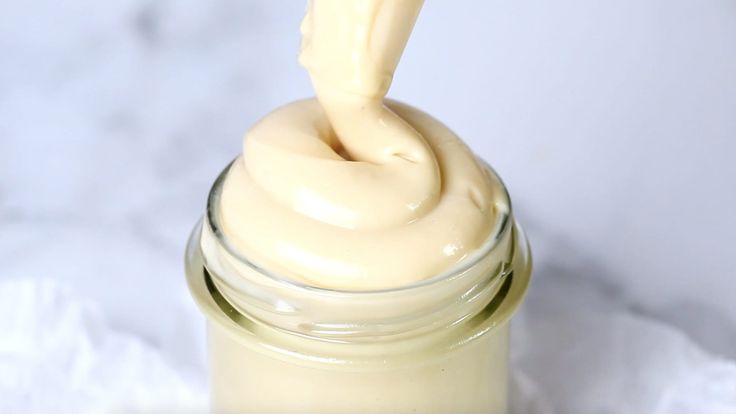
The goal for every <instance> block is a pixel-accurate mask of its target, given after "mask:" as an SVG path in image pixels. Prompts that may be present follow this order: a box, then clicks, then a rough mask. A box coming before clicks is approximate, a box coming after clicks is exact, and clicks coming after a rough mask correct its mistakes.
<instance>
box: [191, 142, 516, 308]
mask: <svg viewBox="0 0 736 414" xmlns="http://www.w3.org/2000/svg"><path fill="white" fill-rule="evenodd" d="M239 159H240V157H239V156H238V157H236V158H235V159H233V160H232V161H231V162H230V163H228V165H227V166H226V167H225V168H224V169H223V170H222V172H220V174H219V175H218V176H217V179H216V180H215V182H214V183H213V184H212V187H211V189H210V192H209V194H208V196H207V213H206V220H205V223H204V224H205V225H207V226H208V227H209V229H210V230H211V232H212V234H213V235H214V236H215V238H216V240H217V242H218V243H220V244H221V245H222V247H224V249H225V251H226V252H227V253H228V254H229V255H231V256H232V257H234V258H235V259H237V260H238V261H239V262H241V263H242V264H244V265H245V266H247V267H249V268H252V269H254V270H256V271H257V272H258V273H260V274H261V275H263V276H265V277H267V278H268V279H269V280H271V281H273V282H275V283H277V284H278V285H280V286H282V287H285V288H288V289H291V290H296V291H303V292H308V293H310V294H317V295H328V296H334V295H341V296H353V297H364V296H372V295H379V294H381V295H385V294H392V293H398V292H405V291H411V290H415V289H422V288H427V287H430V286H433V285H437V284H439V283H442V282H445V281H449V280H453V279H456V278H457V277H460V276H461V275H462V274H464V273H465V272H466V271H467V270H468V269H470V268H472V267H473V266H475V265H476V264H477V263H478V262H479V261H481V260H482V259H483V258H484V257H485V256H486V255H488V254H489V253H490V252H491V251H493V249H494V248H496V246H498V244H499V242H500V241H501V240H502V239H503V236H504V235H505V234H506V233H507V232H508V231H510V228H511V227H512V225H513V222H514V221H513V220H512V217H511V211H512V208H511V198H510V196H509V193H508V189H507V187H506V185H505V184H504V182H503V181H502V180H501V177H500V176H499V175H498V174H497V173H496V171H495V170H494V169H493V168H492V167H491V166H490V165H488V163H487V162H485V161H484V160H482V159H480V158H476V159H477V160H478V162H479V163H480V164H481V165H482V167H483V168H485V169H486V170H487V171H488V172H489V174H491V176H492V179H493V180H495V181H497V183H498V184H499V189H500V190H501V191H502V193H501V194H500V196H501V199H502V201H503V203H501V205H499V204H496V219H495V220H494V221H495V224H494V227H493V229H492V230H491V231H490V232H489V234H488V237H487V238H486V240H485V241H484V242H483V244H481V246H480V247H478V248H477V249H475V250H474V251H472V252H471V253H470V254H468V255H467V256H466V257H465V258H463V259H461V260H460V261H459V262H458V263H456V264H455V265H454V266H452V267H450V268H449V269H446V270H444V271H442V272H440V273H438V274H436V275H434V276H432V277H429V278H426V279H422V280H419V281H417V282H415V283H411V284H408V285H402V286H397V287H391V288H385V289H367V290H349V289H336V288H326V287H320V286H313V285H309V284H306V283H303V282H300V281H298V280H294V279H293V278H290V277H288V276H285V275H282V274H279V273H278V272H274V271H271V270H268V269H266V268H264V267H263V266H260V265H258V264H257V263H255V262H254V261H253V260H251V259H249V258H247V257H246V256H245V255H243V254H242V253H241V252H240V251H239V250H238V249H236V248H235V246H234V244H233V243H232V242H231V241H230V239H229V238H228V237H227V235H226V234H225V232H224V231H223V230H222V228H221V226H220V221H219V214H218V209H217V206H218V205H219V200H220V197H221V194H222V187H223V184H224V182H225V179H226V178H227V174H228V172H229V171H230V168H231V167H232V165H233V164H234V163H235V162H237V161H238V160H239ZM499 207H500V208H499Z"/></svg>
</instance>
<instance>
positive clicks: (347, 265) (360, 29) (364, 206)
mask: <svg viewBox="0 0 736 414" xmlns="http://www.w3.org/2000/svg"><path fill="white" fill-rule="evenodd" d="M421 5H422V1H419V0H401V1H381V0H362V1H361V0H314V1H311V2H310V5H309V9H308V12H307V15H306V17H305V18H304V21H303V23H302V34H303V43H302V52H301V56H300V61H301V63H302V64H303V65H304V66H305V67H306V68H307V70H308V71H309V74H310V77H311V79H312V84H313V86H314V90H315V94H316V99H308V100H304V101H299V102H295V103H292V104H289V105H286V106H284V107H281V108H279V109H276V110H275V111H273V112H272V113H270V114H268V115H267V116H265V117H264V118H263V119H262V120H261V121H259V122H258V123H257V124H256V125H255V126H254V127H253V128H252V129H251V130H250V131H249V132H248V134H247V136H246V137H245V144H244V151H243V155H242V156H241V157H239V158H238V159H236V161H235V162H234V163H233V165H232V167H231V169H230V171H229V172H228V175H227V178H226V181H225V183H224V187H223V192H222V199H221V205H220V206H219V208H220V209H221V211H220V215H221V220H222V223H223V231H224V232H225V234H226V236H227V238H228V239H229V240H231V241H232V242H233V244H234V245H235V247H236V248H237V249H238V250H239V251H240V252H241V253H242V254H243V255H244V256H245V257H248V258H249V259H250V260H252V261H254V262H256V263H259V264H260V265H261V266H263V267H265V268H268V269H270V270H272V271H274V272H276V273H280V274H283V275H286V276H288V277H291V278H293V279H295V280H297V281H301V282H303V283H306V284H309V285H313V286H319V287H329V288H340V289H350V290H370V289H384V288H392V287H397V286H402V285H408V284H411V283H413V282H417V281H420V280H422V279H426V278H429V277H432V276H434V275H437V274H439V273H441V272H443V271H444V270H446V269H448V268H450V267H452V265H453V264H456V263H457V262H459V261H460V260H462V259H463V258H464V257H466V256H467V255H468V254H469V253H470V252H472V251H473V250H474V249H476V248H478V247H479V246H480V245H481V244H482V243H483V242H484V241H485V240H486V238H487V237H488V234H489V232H490V231H491V227H492V226H493V223H494V219H495V216H496V214H495V206H496V202H497V200H496V197H495V196H497V195H496V194H494V193H493V191H492V190H491V189H492V185H491V184H490V181H489V180H490V178H489V177H488V175H487V172H486V170H485V169H484V168H483V167H482V166H481V165H480V164H479V162H478V160H477V159H476V157H475V156H474V155H473V153H472V152H471V151H470V150H469V149H468V148H467V147H466V146H465V145H464V144H463V143H462V141H461V140H460V139H459V138H458V137H457V136H456V135H455V134H454V133H453V132H452V131H450V130H449V129H448V128H447V127H445V126H444V125H442V124H441V123H440V122H438V121H437V120H435V119H434V118H432V117H430V116H429V115H427V114H425V113H423V112H421V111H419V110H417V109H415V108H412V107H410V106H407V105H404V104H401V103H398V102H395V101H385V100H384V96H385V94H386V92H387V91H388V88H389V85H390V84H391V80H392V77H393V73H394V70H395V69H396V65H397V64H398V61H399V58H400V56H401V54H402V52H403V50H404V47H405V45H406V42H407V40H408V37H409V35H410V32H411V29H412V27H413V24H414V21H415V19H416V17H417V14H418V13H419V9H420V8H421ZM428 87H431V85H428Z"/></svg>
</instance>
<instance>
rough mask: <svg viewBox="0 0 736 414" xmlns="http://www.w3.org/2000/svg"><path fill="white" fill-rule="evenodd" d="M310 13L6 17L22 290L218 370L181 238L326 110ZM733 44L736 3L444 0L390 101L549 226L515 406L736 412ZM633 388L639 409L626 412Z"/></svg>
mask: <svg viewBox="0 0 736 414" xmlns="http://www.w3.org/2000/svg"><path fill="white" fill-rule="evenodd" d="M476 8H477V9H476ZM303 9H304V5H303V4H302V2H296V1H292V2H285V1H282V2H269V1H265V0H261V1H238V0H225V1H220V2H204V1H195V0H179V1H173V0H162V1H157V2H149V1H144V0H117V1H109V2H85V1H81V0H72V1H66V2H55V1H51V0H40V1H35V2H15V3H8V4H5V5H3V8H2V10H3V11H2V13H1V14H0V260H1V261H2V263H3V266H2V269H0V281H2V282H3V283H16V281H18V280H19V279H23V280H26V281H28V280H31V281H33V280H46V281H49V280H51V281H53V283H54V284H55V285H59V286H64V289H67V288H68V289H71V290H72V291H73V292H75V295H76V297H79V298H84V300H86V301H91V302H93V303H94V304H95V307H96V309H97V310H98V312H99V315H100V317H103V318H104V320H105V321H106V324H107V325H108V326H109V328H110V329H111V330H114V331H115V332H118V333H124V334H125V335H127V337H134V338H136V340H138V341H141V343H144V344H146V346H148V347H150V349H151V350H152V352H154V351H155V352H157V353H158V354H157V355H159V356H160V357H161V358H162V359H163V360H164V361H166V364H169V366H170V367H173V368H172V370H174V371H176V370H180V371H186V372H199V373H200V375H201V372H202V370H203V362H202V355H203V327H202V320H201V317H200V316H199V314H198V313H197V311H196V309H195V308H194V305H193V303H192V302H191V300H190V298H189V296H188V292H187V291H186V287H185V284H184V279H183V271H182V254H183V246H184V243H185V240H186V237H187V235H188V232H189V231H190V229H191V227H192V226H193V224H194V222H195V221H196V220H197V218H198V216H199V215H200V214H201V213H202V212H203V207H204V198H205V195H206V193H207V190H208V187H209V185H210V184H211V182H212V180H213V179H214V177H215V176H216V175H217V173H218V172H219V170H220V169H221V168H223V166H224V165H225V164H226V163H227V162H228V161H229V160H230V159H231V158H233V157H234V156H235V155H236V154H237V153H238V152H239V151H240V145H241V137H242V135H243V132H244V131H245V130H246V129H247V128H248V126H249V125H251V124H252V123H253V122H255V121H256V120H257V119H258V118H259V117H260V116H262V115H263V114H265V113H266V112H267V111H268V110H269V109H271V108H273V107H275V106H277V105H280V104H282V103H284V102H288V101H290V100H293V99H297V98H301V97H304V96H308V95H309V94H310V87H309V83H308V79H307V77H306V75H305V73H304V72H303V70H302V69H301V68H299V67H298V65H297V64H296V54H297V49H298V44H299V37H298V36H299V35H298V24H299V20H300V18H301V14H302V12H303ZM734 38H736V8H734V4H733V2H732V1H729V0H712V1H708V2H698V3H695V2H692V1H687V0H671V1H666V0H646V1H636V0H623V1H618V2H609V3H606V4H602V3H600V2H587V1H584V0H560V1H557V2H548V1H542V0H532V1H529V2H523V3H521V2H509V3H504V2H483V3H482V5H481V4H478V2H474V1H470V0H462V1H457V2H440V1H428V2H427V3H426V5H425V8H424V10H423V11H422V15H421V16H420V19H419V21H418V24H417V27H416V30H415V34H414V36H413V38H412V40H411V42H410V45H409V47H408V49H407V52H406V56H405V58H404V60H403V61H402V64H401V65H400V67H399V71H398V73H397V76H396V78H395V83H394V87H393V89H392V92H391V95H392V96H393V97H395V98H398V99H400V100H404V101H407V102H409V103H413V104H415V105H417V106H419V107H421V108H423V109H425V110H427V111H428V112H430V113H432V114H434V115H435V116H437V117H438V118H439V119H442V120H444V121H445V122H446V123H447V124H448V125H449V126H450V127H452V128H453V129H455V130H456V131H457V132H458V133H459V134H460V135H461V136H462V137H463V138H464V139H465V140H466V141H467V142H468V143H469V145H471V146H472V147H473V148H474V149H475V150H476V152H478V153H479V154H480V155H481V156H482V157H483V158H485V159H486V160H488V161H489V162H490V163H491V164H492V165H493V166H494V167H495V168H496V169H497V170H498V172H499V173H500V174H501V176H502V177H504V179H505V180H506V183H507V185H508V186H509V188H510V190H511V193H512V198H513V199H514V201H515V209H516V211H517V215H518V216H519V218H520V220H521V221H522V223H524V224H525V226H526V228H527V230H528V233H529V235H530V238H531V241H532V245H533V250H534V252H535V259H536V273H535V277H536V280H535V283H534V285H533V286H532V291H531V294H530V297H529V300H528V302H527V304H526V305H525V308H524V309H523V310H522V313H521V314H520V316H519V318H518V319H519V322H518V325H519V327H518V328H516V329H517V331H518V333H517V334H516V336H515V337H514V347H515V348H514V349H515V356H514V358H515V361H516V371H515V372H516V374H515V375H516V376H515V378H516V379H517V381H518V384H517V388H516V389H517V390H519V395H520V397H519V399H518V401H517V407H519V408H518V410H519V412H543V410H548V409H549V410H551V411H547V412H559V413H572V412H580V413H584V412H586V413H589V412H626V413H648V412H662V413H664V412H668V413H669V412H672V413H678V412H682V413H687V412H698V411H697V410H696V411H692V410H691V411H687V410H688V408H687V404H688V403H687V401H684V400H682V401H680V400H677V398H675V397H676V396H678V395H683V396H684V397H683V398H685V397H686V396H687V395H688V394H687V393H680V391H678V390H682V389H697V387H695V386H692V384H701V385H702V384H711V385H712V384H716V385H712V387H715V388H716V390H715V391H714V390H713V389H712V387H711V388H708V387H707V386H706V385H703V387H706V388H707V390H706V391H707V392H705V391H704V393H703V395H712V396H714V397H713V399H714V402H716V400H718V401H725V402H723V404H722V405H721V408H723V411H713V412H724V413H726V412H727V413H733V412H735V411H736V404H734V405H729V403H728V401H727V400H724V399H723V398H722V397H723V396H728V395H736V386H734V385H733V382H731V383H729V382H728V381H733V377H732V376H730V375H731V374H730V373H731V370H732V367H733V362H732V361H734V360H736V301H734V294H733V292H734V291H736V278H735V276H736V270H734V269H736V267H735V266H734V264H733V258H732V256H733V254H732V252H733V249H734V246H736V244H735V243H734V241H733V236H732V235H733V234H736V218H735V216H734V214H733V210H734V209H733V206H734V205H736V167H735V166H734V164H733V162H732V160H733V154H734V153H736V142H735V140H734V138H736V116H734V114H736V42H733V39H734ZM8 286H10V285H8ZM622 321H623V322H622ZM629 322H631V323H629ZM619 323H623V324H624V325H623V327H619V328H617V326H618V325H617V324H619ZM561 333H565V335H562V334H561ZM627 335H628V337H629V339H627ZM631 335H636V337H637V338H645V339H641V340H634V339H631V338H630V337H631ZM596 338H597V339H596ZM4 339H7V337H3V333H2V332H0V344H2V343H3V342H2V340H4ZM660 342H661V343H663V344H665V343H666V344H668V345H666V346H664V345H663V348H664V351H663V352H661V353H659V354H658V355H659V356H658V358H654V354H652V350H653V348H654V349H656V346H655V347H652V344H657V343H660ZM621 343H630V344H631V347H633V348H627V347H626V346H620V347H618V348H611V346H613V345H612V344H619V345H620V344H621ZM565 349H575V350H577V351H579V352H580V355H585V358H584V359H580V360H576V354H574V353H573V354H571V353H569V352H565V351H564V350H565ZM614 352H615V353H621V352H635V353H636V355H639V356H638V357H637V358H638V359H636V361H637V364H638V366H639V367H640V369H639V370H636V371H635V372H637V374H636V375H634V374H630V375H628V376H627V374H626V372H624V371H621V372H618V371H617V373H616V374H615V375H614V374H613V373H612V374H611V376H610V377H609V378H608V379H606V378H601V377H605V376H604V375H598V376H595V375H590V372H587V371H586V370H585V369H584V368H585V367H586V366H588V367H590V368H589V369H592V370H604V369H611V368H615V365H616V363H615V361H618V360H617V359H616V358H620V357H612V355H614V354H613V353H614ZM694 354H697V356H696V357H692V355H694ZM686 355H690V357H685V356H686ZM667 358H671V361H672V363H671V364H669V365H671V367H670V368H671V369H672V371H671V372H670V371H666V370H665V371H662V367H664V366H668V363H667V361H669V360H668V359H667ZM683 358H684V359H683ZM688 358H690V359H688ZM696 360H697V361H696ZM3 361H6V360H0V364H2V363H5V362H3ZM596 361H597V362H598V363H599V364H598V365H595V364H594V363H595V362H596ZM676 361H677V362H676ZM683 361H689V362H683ZM619 362H620V361H619ZM647 364H652V365H651V366H649V365H647ZM692 364H696V365H697V366H698V367H701V368H702V371H698V370H694V368H693V366H695V365H692ZM678 367H679V368H678ZM709 367H710V368H709ZM713 367H715V368H713ZM553 368H554V370H552V369H553ZM711 368H712V369H711ZM660 371H661V372H667V373H668V375H669V378H666V377H661V376H656V375H655V376H652V375H649V374H652V373H656V372H660ZM560 372H564V373H565V376H566V378H568V380H566V381H559V379H558V378H556V377H557V375H558V374H557V373H560ZM602 372H609V371H602ZM688 372H691V373H692V375H689V374H688V375H686V374H687V373H688ZM713 372H715V374H714V373H713ZM724 372H725V374H723V373H724ZM647 373H649V374H647ZM700 374H702V375H701V376H698V375H700ZM553 375H554V376H555V378H553V377H552V376H553ZM611 378H615V379H616V380H617V381H618V382H617V383H615V384H614V383H612V382H611ZM719 379H722V380H723V381H720V382H719ZM700 380H702V381H701V382H697V381H700ZM711 380H713V381H715V382H709V381H711ZM0 384H1V383H0ZM688 384H689V385H688ZM729 384H730V385H729ZM678 387H679V388H678ZM708 392H710V393H711V394H708ZM616 393H619V395H623V394H622V393H627V395H640V397H638V399H637V398H632V402H631V403H630V404H629V405H618V406H617V405H616V403H615V402H611V401H608V402H606V397H610V396H611V395H612V394H616ZM637 393H639V394H637ZM673 395H674V396H675V397H673ZM668 396H669V397H668ZM667 398H669V400H668V399H667ZM673 398H674V399H673ZM663 401H664V402H663ZM668 401H669V402H668ZM683 401H684V402H683ZM731 402H732V400H731ZM535 404H536V405H535ZM658 404H659V405H658ZM667 404H669V405H667ZM677 404H680V405H677ZM535 407H536V408H535ZM540 407H545V408H540ZM657 407H659V408H657ZM673 407H675V408H673ZM678 407H679V408H678ZM683 407H684V408H683ZM655 409H659V410H660V411H655ZM522 410H527V411H522ZM534 410H537V411H534ZM586 410H587V411H586ZM668 410H669V411H668Z"/></svg>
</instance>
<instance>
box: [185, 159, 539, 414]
mask: <svg viewBox="0 0 736 414" xmlns="http://www.w3.org/2000/svg"><path fill="white" fill-rule="evenodd" d="M228 170H229V168H227V169H225V171H224V172H223V173H222V174H221V175H220V177H218V179H217V180H216V181H215V184H214V185H213V187H212V190H211V192H210V195H209V199H208V205H207V213H206V215H205V217H204V218H203V219H202V220H201V221H200V223H199V224H198V225H197V226H196V228H195V230H194V231H193V233H192V235H191V237H190V240H189V243H188V245H187V251H186V274H187V280H188V283H189V287H190V290H191V292H192V295H193V296H194V298H195V300H196V301H197V303H198V305H199V306H200V308H201V309H202V311H203V312H204V313H205V315H206V316H207V320H208V356H209V365H210V367H209V368H210V387H211V408H212V411H213V412H280V413H281V412H283V413H289V412H296V413H344V412H351V413H355V412H359V413H385V412H397V413H403V412H417V413H494V414H497V413H504V412H506V405H507V388H508V343H509V323H508V322H509V319H510V317H511V315H512V313H513V312H514V311H515V309H516V308H517V307H518V305H519V304H520V302H521V301H522V299H523V297H524V294H525V292H526V290H527V286H528V284H529V279H530V275H531V258H530V252H529V248H528V245H527V241H526V238H525V236H524V233H523V232H522V231H521V229H520V228H519V226H518V225H517V223H516V222H515V221H514V219H513V216H512V214H511V204H510V202H509V199H508V194H507V193H506V189H505V187H504V186H503V184H502V183H501V181H500V179H499V178H498V177H497V175H496V174H495V173H494V172H493V170H491V169H490V168H488V172H489V175H490V177H491V178H492V181H493V182H494V184H495V185H496V186H497V188H496V190H499V191H501V192H502V193H503V197H501V199H502V201H501V202H498V203H496V205H495V208H496V213H497V220H496V224H495V227H494V229H493V231H492V232H491V234H490V236H489V238H488V240H487V241H486V242H485V243H484V244H483V246H481V247H480V248H479V249H477V251H476V252H475V253H474V254H472V255H470V256H469V257H467V258H465V259H464V260H463V261H461V262H460V263H459V264H458V265H457V266H455V267H454V268H453V269H450V270H448V271H447V272H444V273H442V274H439V275H437V276H435V277H433V278H430V279H427V280H424V281H421V282H418V283H415V284H412V285H409V286H405V287H400V288H393V289H386V290H375V291H345V290H334V289H325V288H317V287H313V286H308V285H303V284H301V283H299V282H296V281H293V280H289V279H287V278H284V277H281V276H279V275H277V274H274V273H272V272H269V270H268V269H264V268H261V267H259V266H258V265H256V264H255V263H252V262H250V261H249V260H248V259H247V258H245V257H243V256H242V255H240V254H239V253H238V252H237V250H235V249H234V248H233V246H232V245H231V243H230V242H229V241H228V240H227V238H226V237H225V235H224V233H223V232H222V231H221V229H220V227H219V217H218V211H219V209H218V203H219V200H220V193H221V189H222V183H223V181H224V178H225V175H226V173H227V171H228Z"/></svg>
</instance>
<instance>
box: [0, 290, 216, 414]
mask: <svg viewBox="0 0 736 414" xmlns="http://www.w3.org/2000/svg"><path fill="white" fill-rule="evenodd" d="M0 315H2V318H0V413H90V414H91V413H95V414H97V413H154V412H155V413H160V412H177V413H185V412H202V411H204V410H205V409H206V402H207V400H206V387H205V382H204V380H203V378H202V375H201V374H197V372H196V371H190V372H188V371H187V370H185V369H182V368H181V367H179V368H178V369H177V367H175V366H172V365H171V364H170V363H169V362H168V361H167V358H166V356H165V355H164V354H163V353H162V352H160V351H158V350H157V349H156V348H154V347H152V346H150V345H147V344H146V343H145V342H144V341H143V340H142V339H141V338H138V337H136V336H134V335H130V334H127V333H123V332H119V331H116V330H115V329H114V328H113V327H111V326H110V325H109V324H107V323H106V321H105V319H104V318H103V317H102V315H101V314H100V312H99V311H98V310H97V308H96V307H95V306H94V304H92V303H90V302H88V301H84V300H81V299H80V298H78V297H75V296H74V295H73V294H72V293H71V292H70V291H69V290H68V289H65V288H63V287H61V286H59V285H58V284H56V283H55V282H53V281H50V280H38V279H17V280H3V281H2V282H0Z"/></svg>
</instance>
